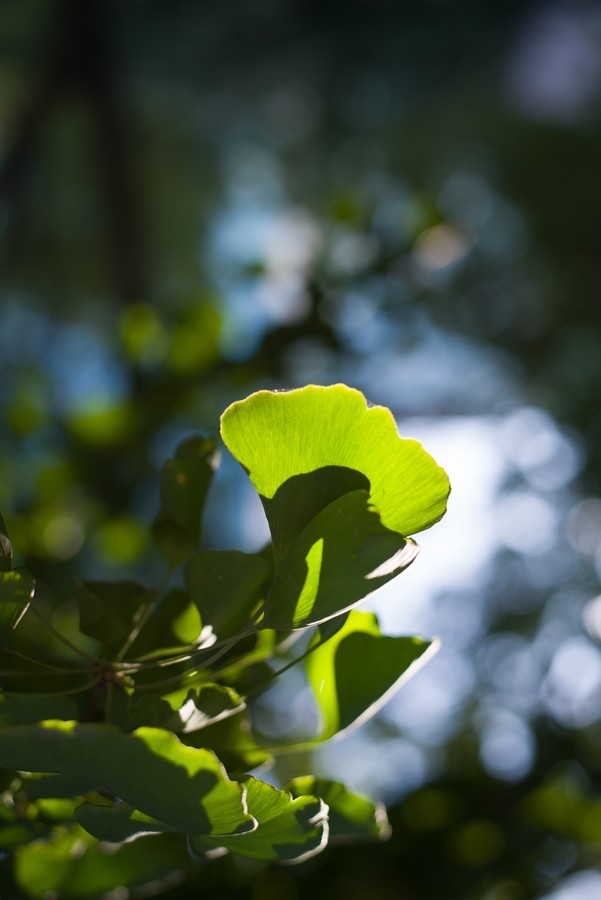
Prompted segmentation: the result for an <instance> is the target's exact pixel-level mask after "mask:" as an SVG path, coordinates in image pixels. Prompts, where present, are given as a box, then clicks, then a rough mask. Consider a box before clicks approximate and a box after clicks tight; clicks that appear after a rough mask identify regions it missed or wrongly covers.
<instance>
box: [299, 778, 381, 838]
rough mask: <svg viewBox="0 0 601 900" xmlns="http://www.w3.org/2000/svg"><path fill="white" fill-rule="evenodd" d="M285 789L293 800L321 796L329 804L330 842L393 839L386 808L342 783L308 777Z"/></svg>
mask: <svg viewBox="0 0 601 900" xmlns="http://www.w3.org/2000/svg"><path fill="white" fill-rule="evenodd" d="M285 787H286V790H288V791H290V793H291V794H292V796H293V797H304V796H306V795H307V794H309V795H312V796H314V797H321V799H322V800H323V801H324V802H325V803H327V805H328V809H329V812H328V822H329V825H330V834H329V843H332V842H342V841H346V840H349V841H351V840H359V839H361V840H365V839H366V838H378V839H380V840H385V839H386V838H388V837H390V831H391V829H390V825H389V823H388V818H387V816H386V809H385V808H384V806H383V805H382V804H381V803H372V802H371V800H368V799H367V797H363V796H362V795H361V794H356V793H354V792H353V791H350V790H349V789H348V788H347V787H346V786H345V785H344V784H342V783H341V782H340V781H330V780H329V779H327V778H317V777H316V776H315V775H304V776H301V777H300V778H294V779H293V780H292V781H290V782H288V784H287V785H286V786H285Z"/></svg>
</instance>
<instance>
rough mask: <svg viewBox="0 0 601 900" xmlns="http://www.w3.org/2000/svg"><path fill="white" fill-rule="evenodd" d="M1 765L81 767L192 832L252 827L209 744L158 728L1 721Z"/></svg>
mask: <svg viewBox="0 0 601 900" xmlns="http://www.w3.org/2000/svg"><path fill="white" fill-rule="evenodd" d="M0 766H3V767H5V768H9V769H16V770H26V771H28V772H44V773H51V772H53V773H56V774H59V775H81V776H85V777H89V778H91V779H93V780H94V781H95V782H96V783H99V784H102V785H103V786H104V787H105V788H107V789H108V790H110V791H112V792H114V793H115V794H116V795H117V796H118V797H120V798H121V799H122V800H123V801H124V802H126V803H129V804H131V806H133V807H134V808H135V809H139V810H140V811H141V812H142V813H145V814H146V815H148V816H152V817H154V818H157V819H159V820H160V821H162V822H165V823H166V824H167V825H171V826H173V827H174V828H176V829H178V830H181V831H185V832H188V833H190V834H231V833H234V832H239V831H246V830H248V829H249V828H253V827H254V825H255V823H254V821H253V819H252V817H251V816H249V815H248V813H247V812H246V811H245V808H244V802H243V791H242V788H241V786H240V785H239V784H237V783H236V782H233V781H230V780H229V778H228V777H227V774H226V772H225V769H224V768H223V766H222V765H221V763H220V762H219V760H218V759H217V757H216V756H215V755H214V754H213V753H212V752H211V751H210V750H205V749H195V748H192V747H187V746H185V745H184V744H182V743H181V742H180V741H179V740H178V738H177V737H176V736H175V735H173V734H170V733H169V732H168V731H163V730H162V729H158V728H139V729H138V730H137V731H134V732H132V733H131V734H123V732H121V731H120V730H119V729H117V728H115V727H114V726H111V725H78V724H77V723H76V722H62V721H48V722H44V723H42V724H40V725H39V726H31V725H30V726H28V725H22V726H15V727H9V728H4V729H0Z"/></svg>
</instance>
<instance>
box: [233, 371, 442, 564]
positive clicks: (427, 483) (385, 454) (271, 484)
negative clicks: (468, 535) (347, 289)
mask: <svg viewBox="0 0 601 900" xmlns="http://www.w3.org/2000/svg"><path fill="white" fill-rule="evenodd" d="M221 434H222V437H223V440H224V441H225V444H226V446H227V447H228V449H229V450H230V452H231V453H232V455H233V456H234V457H235V458H236V459H237V460H238V461H239V462H240V463H241V464H242V466H243V467H244V468H245V469H246V471H247V473H248V475H249V478H250V480H251V481H252V483H253V484H254V486H255V488H256V489H257V491H258V493H259V495H260V497H261V500H262V501H263V504H264V506H265V512H266V514H267V518H268V521H269V524H270V528H271V533H272V537H273V543H274V549H275V554H276V561H279V559H280V558H281V556H283V554H284V553H285V551H286V549H287V547H288V546H289V544H290V542H291V540H292V539H293V538H294V536H295V535H296V534H298V532H299V531H300V530H302V529H303V528H304V527H305V525H306V524H307V522H308V521H310V519H311V518H313V516H314V515H315V514H316V513H317V512H319V510H320V509H323V507H324V506H327V505H328V504H330V503H331V502H332V501H333V500H335V499H336V498H337V497H339V496H341V495H342V494H345V493H348V492H349V491H354V490H357V489H368V490H369V497H370V501H371V503H372V504H373V505H374V506H375V508H376V509H377V510H378V513H379V514H380V517H381V520H382V524H383V525H384V526H385V527H386V528H388V529H390V530H391V531H394V532H397V533H399V534H401V535H405V536H406V535H412V534H416V533H417V532H420V531H423V530H424V529H426V528H429V527H430V526H431V525H433V524H434V523H435V522H437V521H438V520H439V519H440V518H441V517H442V516H443V515H444V513H445V510H446V501H447V497H448V494H449V482H448V479H447V476H446V474H445V472H444V471H443V470H442V469H441V468H440V467H439V466H437V464H436V463H435V462H434V460H433V459H432V457H431V456H430V455H429V454H428V453H426V451H425V450H424V449H423V447H422V446H421V444H420V443H419V442H418V441H414V440H406V439H403V438H401V437H399V435H398V433H397V428H396V423H395V421H394V418H393V416H392V414H391V412H390V411H389V410H388V409H385V408H384V407H381V406H373V407H369V406H368V405H367V402H366V400H365V397H364V396H363V394H361V393H360V392H359V391H357V390H353V389H352V388H349V387H347V386H346V385H342V384H337V385H331V386H329V387H321V386H317V385H310V386H308V387H304V388H300V389H299V390H294V391H289V392H282V393H274V392H271V391H259V392H258V393H256V394H252V395H251V396H250V397H248V398H247V399H246V400H241V401H238V402H237V403H233V404H232V405H231V406H230V407H228V409H226V411H225V412H224V414H223V416H222V418H221ZM331 467H335V469H336V471H331ZM324 468H325V469H326V470H327V471H326V473H325V474H324V475H319V476H312V479H299V481H298V483H297V485H294V486H293V487H292V488H291V487H290V486H288V487H285V485H286V482H288V481H289V479H293V478H297V477H298V476H301V475H306V474H309V473H315V472H316V471H318V470H321V469H324ZM283 486H284V487H283ZM278 491H280V493H279V494H278ZM291 500H293V501H294V502H291Z"/></svg>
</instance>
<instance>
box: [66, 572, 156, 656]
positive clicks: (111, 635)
mask: <svg viewBox="0 0 601 900" xmlns="http://www.w3.org/2000/svg"><path fill="white" fill-rule="evenodd" d="M75 596H76V599H77V605H78V607H79V627H80V629H81V631H82V632H83V633H84V634H87V635H88V636H89V637H93V638H95V639H96V640H97V641H98V642H99V643H100V651H99V652H100V655H101V656H104V657H105V658H107V659H113V658H115V656H117V655H118V653H119V651H120V650H121V648H122V647H123V646H124V644H125V641H126V640H127V638H128V636H129V635H130V633H131V632H132V630H133V629H134V628H135V627H136V625H137V624H138V623H139V622H141V620H142V617H143V616H144V614H145V612H146V609H147V608H148V604H149V603H151V602H152V599H153V597H154V591H150V590H148V589H147V588H144V587H142V585H140V584H137V583H136V582H135V581H116V582H107V581H82V582H78V583H77V584H76V586H75Z"/></svg>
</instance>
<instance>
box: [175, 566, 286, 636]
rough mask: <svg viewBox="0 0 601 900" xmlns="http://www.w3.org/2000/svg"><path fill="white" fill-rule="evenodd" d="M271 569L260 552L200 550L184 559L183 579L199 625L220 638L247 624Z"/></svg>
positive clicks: (261, 594) (263, 590) (239, 629)
mask: <svg viewBox="0 0 601 900" xmlns="http://www.w3.org/2000/svg"><path fill="white" fill-rule="evenodd" d="M272 569H273V565H272V563H271V560H270V558H269V556H268V555H267V554H266V553H264V552H261V553H242V552H240V551H239V550H203V551H201V552H200V553H196V554H194V556H192V557H190V559H189V560H188V563H187V565H186V568H185V570H184V580H185V583H186V587H187V589H188V591H189V593H190V596H191V597H192V599H193V601H194V603H196V605H197V606H198V609H199V611H200V615H201V618H202V621H203V624H204V625H211V626H212V628H213V631H214V632H215V634H216V635H217V636H218V637H219V638H220V639H222V638H226V637H230V636H231V635H234V634H237V633H238V632H240V631H241V630H242V629H243V628H244V626H245V625H246V624H247V622H248V621H249V619H250V617H251V614H252V613H253V612H254V610H255V608H256V607H257V605H258V603H259V601H260V600H261V599H263V598H264V596H265V594H266V585H267V582H268V579H269V577H270V575H271V573H272Z"/></svg>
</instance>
